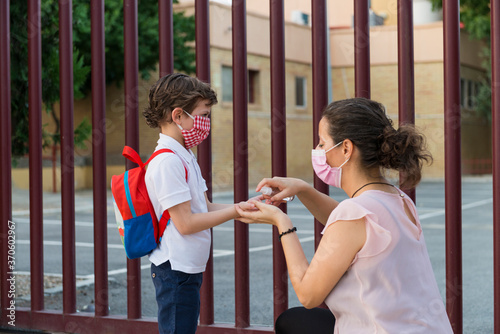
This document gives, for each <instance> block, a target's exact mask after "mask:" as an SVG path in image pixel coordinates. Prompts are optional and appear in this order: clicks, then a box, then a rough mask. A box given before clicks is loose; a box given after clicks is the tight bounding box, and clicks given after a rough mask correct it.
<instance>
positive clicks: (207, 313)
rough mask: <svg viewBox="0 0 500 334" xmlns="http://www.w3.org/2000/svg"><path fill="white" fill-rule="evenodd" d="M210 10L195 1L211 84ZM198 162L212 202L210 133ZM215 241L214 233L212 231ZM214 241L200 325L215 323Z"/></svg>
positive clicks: (199, 67)
mask: <svg viewBox="0 0 500 334" xmlns="http://www.w3.org/2000/svg"><path fill="white" fill-rule="evenodd" d="M209 14H210V12H209V6H208V0H198V1H196V2H195V22H196V26H195V29H196V34H195V38H196V76H197V77H198V79H200V80H201V81H204V82H208V83H210V15H209ZM197 154H198V163H199V164H200V169H201V175H202V176H203V178H204V179H205V181H206V182H207V188H208V191H207V196H208V199H209V200H210V201H212V135H209V136H208V137H207V139H205V140H204V141H203V142H202V143H201V144H200V145H199V146H198V152H197ZM211 234H212V240H213V232H212V230H211ZM212 254H213V244H212V245H211V246H210V257H209V259H208V262H207V266H206V268H205V272H204V273H203V284H202V286H201V290H200V296H201V309H200V324H201V325H210V324H213V323H214V262H213V257H212Z"/></svg>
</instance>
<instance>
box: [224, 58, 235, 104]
mask: <svg viewBox="0 0 500 334" xmlns="http://www.w3.org/2000/svg"><path fill="white" fill-rule="evenodd" d="M222 101H226V102H233V69H232V68H231V67H229V66H222Z"/></svg>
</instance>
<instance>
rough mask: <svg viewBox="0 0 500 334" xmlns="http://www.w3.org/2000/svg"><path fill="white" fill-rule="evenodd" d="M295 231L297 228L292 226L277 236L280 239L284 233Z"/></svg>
mask: <svg viewBox="0 0 500 334" xmlns="http://www.w3.org/2000/svg"><path fill="white" fill-rule="evenodd" d="M295 231H297V228H296V227H292V228H291V229H289V230H288V231H285V232H283V233H281V234H280V236H279V240H280V241H281V237H282V236H284V235H285V234H288V233H292V232H295Z"/></svg>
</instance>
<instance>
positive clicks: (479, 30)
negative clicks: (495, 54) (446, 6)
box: [431, 0, 491, 120]
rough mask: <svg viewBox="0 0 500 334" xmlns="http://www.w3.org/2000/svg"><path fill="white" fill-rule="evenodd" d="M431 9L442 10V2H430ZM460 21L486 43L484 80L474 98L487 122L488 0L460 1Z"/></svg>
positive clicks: (489, 92) (488, 73) (472, 33)
mask: <svg viewBox="0 0 500 334" xmlns="http://www.w3.org/2000/svg"><path fill="white" fill-rule="evenodd" d="M431 2H432V5H433V7H434V8H435V9H436V8H442V7H443V0H431ZM460 21H461V22H462V23H463V24H464V29H465V30H466V31H467V32H468V33H469V34H470V36H471V37H472V38H475V39H478V40H482V41H484V42H486V45H487V46H486V47H485V49H484V50H483V56H484V59H485V60H484V62H483V67H484V68H485V70H486V78H485V79H484V81H483V82H481V85H480V87H479V92H478V94H477V97H476V106H477V111H478V113H479V114H480V115H483V116H484V117H486V118H487V119H488V120H491V52H490V51H491V40H490V33H491V21H490V0H461V1H460Z"/></svg>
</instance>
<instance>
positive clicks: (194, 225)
mask: <svg viewBox="0 0 500 334" xmlns="http://www.w3.org/2000/svg"><path fill="white" fill-rule="evenodd" d="M218 205H224V204H218ZM236 217H238V213H237V212H236V209H235V208H234V204H226V205H224V207H223V208H221V209H219V210H215V211H209V212H204V213H194V214H193V215H192V216H191V222H190V224H189V231H188V232H189V233H185V234H192V233H196V232H201V231H203V230H207V229H209V228H212V227H215V226H217V225H220V224H222V223H224V222H226V221H228V220H231V219H234V218H236Z"/></svg>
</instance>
